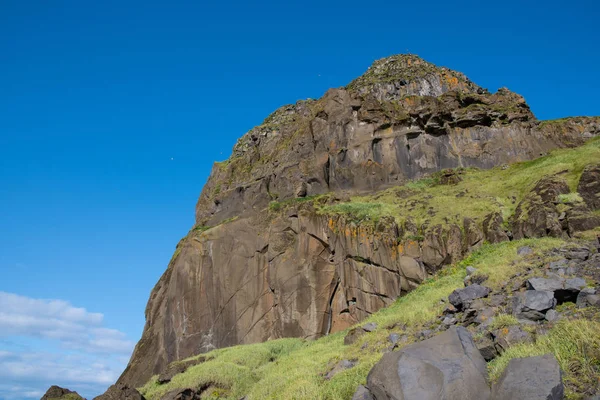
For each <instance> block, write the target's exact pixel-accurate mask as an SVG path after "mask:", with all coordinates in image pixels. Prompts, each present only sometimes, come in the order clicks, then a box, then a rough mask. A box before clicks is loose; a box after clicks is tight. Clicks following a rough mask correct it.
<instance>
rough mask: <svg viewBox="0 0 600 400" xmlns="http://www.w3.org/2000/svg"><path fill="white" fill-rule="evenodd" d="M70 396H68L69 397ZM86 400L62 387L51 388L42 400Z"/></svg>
mask: <svg viewBox="0 0 600 400" xmlns="http://www.w3.org/2000/svg"><path fill="white" fill-rule="evenodd" d="M67 395H68V396H67ZM63 398H64V399H65V400H67V399H68V400H78V399H81V400H84V398H83V397H81V396H80V395H79V394H78V393H77V392H73V391H71V390H69V389H65V388H61V387H60V386H56V385H54V386H50V388H49V389H48V390H47V391H46V394H44V395H43V396H42V398H41V399H40V400H60V399H63Z"/></svg>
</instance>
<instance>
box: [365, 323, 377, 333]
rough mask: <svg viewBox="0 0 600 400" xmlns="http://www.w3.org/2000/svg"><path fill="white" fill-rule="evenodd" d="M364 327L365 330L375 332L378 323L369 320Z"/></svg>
mask: <svg viewBox="0 0 600 400" xmlns="http://www.w3.org/2000/svg"><path fill="white" fill-rule="evenodd" d="M362 329H363V330H364V331H365V332H373V331H374V330H375V329H377V324H376V323H375V322H369V323H368V324H365V325H363V326H362Z"/></svg>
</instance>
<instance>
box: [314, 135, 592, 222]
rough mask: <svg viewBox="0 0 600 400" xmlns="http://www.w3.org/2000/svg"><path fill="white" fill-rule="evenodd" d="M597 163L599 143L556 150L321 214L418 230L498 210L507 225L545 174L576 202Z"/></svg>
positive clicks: (360, 200)
mask: <svg viewBox="0 0 600 400" xmlns="http://www.w3.org/2000/svg"><path fill="white" fill-rule="evenodd" d="M599 159H600V138H594V139H592V140H590V141H588V142H587V143H586V144H585V145H583V146H581V147H578V148H576V149H560V150H556V151H554V152H552V153H550V154H549V155H547V156H545V157H541V158H538V159H536V160H532V161H526V162H521V163H516V164H513V165H511V166H509V167H508V168H506V169H502V168H501V167H498V168H494V169H491V170H475V169H467V170H464V171H463V174H461V177H462V179H463V180H462V181H461V182H459V183H458V184H456V185H439V184H437V179H436V178H435V177H432V178H425V179H421V180H419V181H415V182H409V183H407V184H406V185H404V186H401V187H394V188H391V189H387V190H384V191H381V192H378V193H376V194H373V195H368V196H355V197H352V198H351V201H350V202H348V203H340V204H334V205H325V206H322V207H321V208H320V210H319V212H321V213H323V214H346V215H350V216H351V217H352V218H354V219H360V220H365V221H368V220H370V221H377V220H378V219H379V218H381V217H382V216H386V215H390V216H393V217H394V218H395V219H396V221H397V222H398V223H399V224H403V223H404V222H405V221H406V219H408V218H411V219H412V220H413V221H414V222H415V223H416V224H417V226H421V225H423V224H426V225H427V226H429V227H432V226H435V225H437V224H441V225H447V224H449V223H456V224H458V225H459V226H462V221H463V217H469V218H472V219H474V220H476V221H479V222H481V220H482V219H483V218H484V217H485V216H486V215H488V214H490V213H491V212H493V211H498V212H500V213H501V215H502V216H503V218H504V220H505V221H506V220H508V219H509V218H510V216H512V215H513V214H514V211H515V209H516V207H517V205H518V203H519V201H520V200H521V199H523V198H524V197H525V196H526V195H527V194H528V193H529V192H530V191H531V189H533V187H534V186H535V184H536V182H537V181H538V180H540V179H541V178H542V177H544V176H546V175H551V174H555V173H558V172H563V171H566V172H564V173H562V174H561V177H563V178H564V179H565V180H566V181H567V183H568V184H569V186H570V188H571V190H572V192H573V193H571V194H568V195H563V197H561V199H562V200H563V201H572V200H577V199H578V196H577V193H576V188H577V183H578V180H579V177H580V176H581V173H582V172H583V169H584V168H585V166H586V165H588V164H590V163H593V162H597V160H599Z"/></svg>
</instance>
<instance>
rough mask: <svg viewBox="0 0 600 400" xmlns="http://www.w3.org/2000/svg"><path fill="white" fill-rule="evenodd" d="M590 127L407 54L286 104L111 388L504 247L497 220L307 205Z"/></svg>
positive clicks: (365, 311) (171, 279) (336, 320)
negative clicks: (423, 218) (415, 222)
mask: <svg viewBox="0 0 600 400" xmlns="http://www.w3.org/2000/svg"><path fill="white" fill-rule="evenodd" d="M599 132H600V121H598V119H594V118H574V119H568V120H563V121H557V122H554V123H540V122H539V121H537V120H536V119H535V117H534V116H533V114H532V113H531V112H530V110H529V107H528V106H527V104H526V103H525V101H524V99H523V98H522V97H521V96H519V95H517V94H514V93H512V92H510V91H508V90H506V89H501V90H499V91H498V92H497V93H495V94H490V93H488V92H487V91H486V90H484V89H482V88H480V87H478V86H477V85H475V84H474V83H472V82H470V81H469V80H468V79H467V78H466V77H465V76H464V75H462V74H460V73H457V72H454V71H451V70H448V69H446V68H439V67H436V66H434V65H432V64H430V63H427V62H425V61H423V60H421V59H419V58H418V57H416V56H410V55H408V56H394V57H390V58H387V59H383V60H380V61H377V62H376V63H375V64H374V65H373V66H372V67H371V68H370V69H369V70H368V71H367V72H366V73H365V75H363V76H362V77H360V78H358V79H357V80H355V81H353V82H352V83H351V84H350V85H348V87H346V88H344V89H332V90H329V91H328V92H327V93H326V94H325V95H324V96H323V98H321V99H319V100H310V101H302V102H298V103H296V104H295V105H290V106H286V107H282V108H280V109H279V110H277V111H275V112H274V113H273V114H272V115H271V116H269V117H268V118H267V119H266V120H265V122H264V123H263V124H262V125H260V126H258V127H256V128H254V129H253V130H251V131H250V132H248V133H247V134H246V135H244V136H243V137H242V138H240V140H239V141H238V143H237V144H236V146H235V148H234V150H233V154H232V157H231V158H230V159H229V160H228V161H226V162H223V163H216V164H215V166H214V167H213V170H212V173H211V176H210V178H209V180H208V182H207V183H206V185H205V187H204V189H203V191H202V194H201V195H200V198H199V200H198V204H197V207H196V224H195V226H194V228H193V229H192V230H191V231H190V232H189V233H188V235H187V236H186V237H185V238H184V239H182V241H181V242H180V243H179V244H178V246H177V250H176V252H175V255H174V256H173V259H172V260H171V262H170V264H169V266H168V268H167V270H166V272H165V273H164V274H163V276H162V277H161V278H160V280H159V282H158V283H157V285H156V286H155V288H154V289H153V291H152V294H151V296H150V300H149V302H148V305H147V308H146V326H145V328H144V333H143V336H142V339H141V340H140V342H139V343H138V345H137V346H136V349H135V351H134V354H133V356H132V359H131V361H130V363H129V365H128V367H127V369H126V370H125V372H124V373H123V375H122V376H121V378H120V382H123V383H127V384H130V385H133V386H139V385H141V384H143V383H144V382H145V381H146V380H147V379H148V378H149V377H150V376H151V375H153V374H155V373H158V372H160V371H161V370H162V369H163V368H164V367H165V366H166V365H167V364H168V363H169V362H171V361H174V360H179V359H183V358H186V357H189V356H191V355H194V354H197V353H199V352H204V351H207V350H210V349H213V348H218V347H223V346H229V345H234V344H239V343H252V342H259V341H264V340H268V339H271V338H279V337H290V336H294V337H305V338H317V337H320V336H322V335H326V334H328V333H330V332H335V331H339V330H343V329H345V328H346V327H348V326H350V325H352V324H354V323H356V322H357V321H360V320H361V319H363V318H365V317H366V316H367V315H369V314H370V313H373V312H375V311H377V310H378V309H380V308H382V307H384V306H386V305H388V304H389V303H391V302H392V301H393V300H394V299H396V298H397V297H398V296H401V295H402V294H403V293H405V292H408V291H410V290H411V289H413V288H414V287H416V286H417V285H418V284H419V283H420V282H422V281H423V280H424V279H425V278H426V277H427V276H428V274H430V273H433V272H435V271H436V270H437V269H439V268H440V267H441V266H443V265H445V264H449V263H451V262H453V261H455V260H457V259H459V258H460V257H461V256H462V255H464V254H465V253H466V252H468V251H470V250H471V249H472V248H473V247H477V246H479V245H480V244H481V243H482V242H483V240H488V241H492V242H493V241H498V240H507V239H508V237H505V233H504V231H503V230H502V223H503V221H502V217H501V216H500V215H490V216H489V217H488V218H486V219H485V220H482V221H480V220H472V219H469V218H465V219H464V221H463V223H462V224H461V225H457V224H448V225H445V226H441V225H439V226H433V227H428V228H427V229H423V228H422V227H413V226H411V225H410V224H404V225H402V226H399V225H398V224H397V222H396V221H395V220H394V219H393V218H382V219H380V220H378V221H377V223H374V224H357V223H356V221H353V220H352V219H351V218H348V217H344V216H339V215H327V214H324V213H319V212H317V211H316V209H315V207H313V205H312V204H311V202H310V201H306V202H303V199H304V200H306V199H309V198H311V197H312V196H316V195H320V194H324V193H331V195H330V196H328V197H322V198H321V199H320V200H318V201H325V202H333V203H335V202H336V201H339V200H340V199H343V198H344V197H345V196H347V193H348V192H352V193H361V192H372V191H376V190H380V189H385V188H387V187H390V186H394V185H398V184H401V183H404V182H406V181H407V180H412V179H417V178H420V177H423V176H426V175H428V174H431V173H434V172H436V171H440V170H442V169H447V168H456V167H478V168H491V167H494V166H498V165H502V164H508V163H513V162H516V161H523V160H529V159H533V158H536V157H539V156H540V155H543V154H545V153H547V152H548V151H549V150H552V149H555V148H559V147H567V146H575V145H579V144H582V143H583V142H584V141H585V139H587V138H590V137H592V136H594V135H596V134H598V133H599ZM274 201H275V202H276V203H272V202H274ZM315 201H316V200H315ZM270 203H271V204H275V205H278V207H269V204H270ZM281 204H284V205H285V206H283V207H279V206H280V205H281ZM279 208H280V209H279ZM417 231H418V232H417ZM417 233H418V234H417ZM559 233H560V232H559ZM503 235H504V236H503Z"/></svg>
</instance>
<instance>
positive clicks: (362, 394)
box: [352, 385, 375, 400]
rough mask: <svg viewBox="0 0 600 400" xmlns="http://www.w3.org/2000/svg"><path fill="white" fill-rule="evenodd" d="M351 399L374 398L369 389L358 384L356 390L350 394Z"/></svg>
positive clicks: (365, 399)
mask: <svg viewBox="0 0 600 400" xmlns="http://www.w3.org/2000/svg"><path fill="white" fill-rule="evenodd" d="M352 400H375V398H374V397H373V395H372V394H371V392H370V391H369V389H367V388H366V387H364V386H363V385H358V388H357V389H356V392H354V395H353V396H352Z"/></svg>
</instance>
